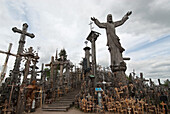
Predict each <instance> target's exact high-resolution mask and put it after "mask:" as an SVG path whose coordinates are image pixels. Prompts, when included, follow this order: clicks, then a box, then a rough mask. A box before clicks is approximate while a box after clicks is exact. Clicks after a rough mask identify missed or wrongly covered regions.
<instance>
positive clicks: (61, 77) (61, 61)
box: [58, 55, 69, 89]
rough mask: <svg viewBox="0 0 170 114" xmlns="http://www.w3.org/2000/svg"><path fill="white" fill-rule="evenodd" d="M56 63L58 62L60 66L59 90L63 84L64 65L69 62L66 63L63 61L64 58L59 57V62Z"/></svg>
mask: <svg viewBox="0 0 170 114" xmlns="http://www.w3.org/2000/svg"><path fill="white" fill-rule="evenodd" d="M58 62H59V64H60V78H59V81H60V83H59V87H60V88H61V89H63V82H64V78H63V70H64V64H68V63H69V61H68V60H64V56H63V55H62V56H61V60H60V61H58Z"/></svg>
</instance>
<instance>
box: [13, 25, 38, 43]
mask: <svg viewBox="0 0 170 114" xmlns="http://www.w3.org/2000/svg"><path fill="white" fill-rule="evenodd" d="M27 28H28V25H27V23H24V24H23V28H22V30H20V29H18V28H17V27H13V28H12V31H13V32H14V33H20V34H21V37H22V38H23V40H24V39H25V36H29V37H31V38H34V37H35V35H34V34H33V33H28V32H27Z"/></svg>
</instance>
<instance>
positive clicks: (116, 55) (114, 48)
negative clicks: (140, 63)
mask: <svg viewBox="0 0 170 114" xmlns="http://www.w3.org/2000/svg"><path fill="white" fill-rule="evenodd" d="M131 14H132V11H129V12H127V13H126V14H125V16H124V17H123V18H122V19H121V20H119V21H115V22H113V20H112V15H111V14H108V15H107V22H106V23H100V21H99V20H98V19H96V18H95V17H91V20H92V21H94V23H95V24H96V25H97V26H98V27H99V28H105V29H106V34H107V46H108V50H109V51H110V55H111V66H114V65H120V63H121V62H123V57H122V52H123V51H125V49H124V48H123V47H122V46H121V44H120V42H119V40H120V39H119V37H118V36H117V35H116V31H115V28H116V27H118V26H121V25H122V24H124V22H125V21H126V20H127V19H128V18H129V16H130V15H131Z"/></svg>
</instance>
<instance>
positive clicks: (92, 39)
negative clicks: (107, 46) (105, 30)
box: [87, 31, 100, 87]
mask: <svg viewBox="0 0 170 114" xmlns="http://www.w3.org/2000/svg"><path fill="white" fill-rule="evenodd" d="M99 35H100V33H98V32H95V31H91V32H90V34H89V36H88V37H87V40H88V41H90V42H91V48H92V73H93V75H94V77H95V79H94V87H96V78H97V77H96V45H95V41H96V40H97V37H98V36H99Z"/></svg>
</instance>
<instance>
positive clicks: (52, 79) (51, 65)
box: [45, 56, 56, 99]
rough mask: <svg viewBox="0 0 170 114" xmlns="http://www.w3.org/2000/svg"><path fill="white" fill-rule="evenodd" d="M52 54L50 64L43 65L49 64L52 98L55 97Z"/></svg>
mask: <svg viewBox="0 0 170 114" xmlns="http://www.w3.org/2000/svg"><path fill="white" fill-rule="evenodd" d="M54 65H55V64H54V56H52V57H51V62H50V64H45V66H50V83H51V88H52V98H53V99H55V88H56V87H55V83H56V82H55V80H54Z"/></svg>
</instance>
